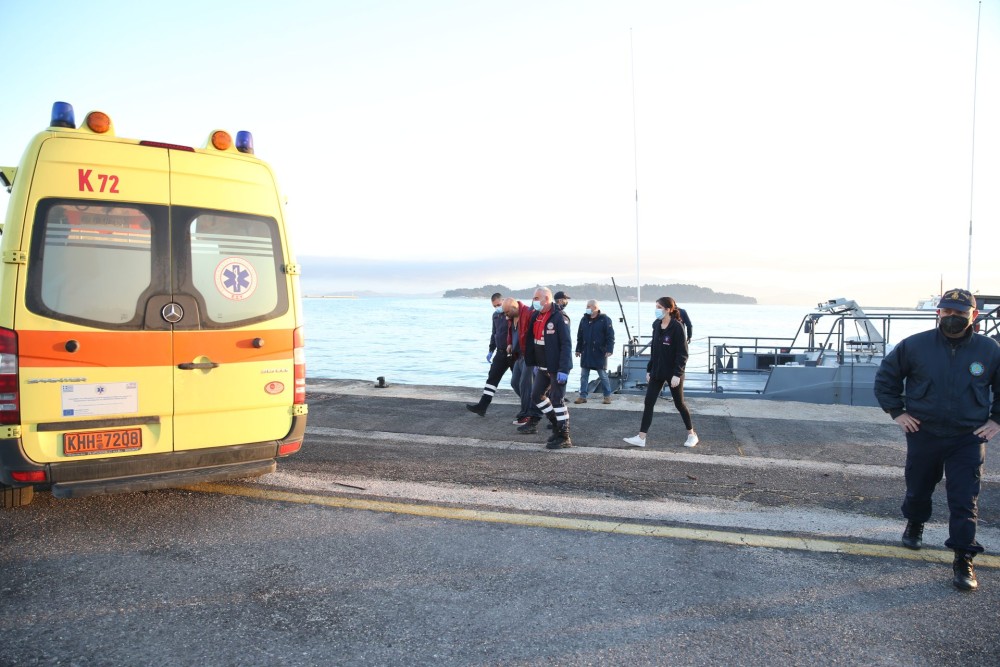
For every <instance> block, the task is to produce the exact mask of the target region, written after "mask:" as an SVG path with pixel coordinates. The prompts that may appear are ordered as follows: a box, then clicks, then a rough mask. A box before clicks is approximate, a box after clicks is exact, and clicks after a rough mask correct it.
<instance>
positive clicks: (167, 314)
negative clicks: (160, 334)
mask: <svg viewBox="0 0 1000 667" xmlns="http://www.w3.org/2000/svg"><path fill="white" fill-rule="evenodd" d="M160 314H161V315H163V319H165V320H166V321H167V322H170V323H171V324H175V323H177V322H180V321H181V318H182V317H184V309H183V308H181V307H180V305H178V304H176V303H168V304H167V305H165V306H164V307H163V310H161V311H160Z"/></svg>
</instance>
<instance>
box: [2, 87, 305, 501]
mask: <svg viewBox="0 0 1000 667" xmlns="http://www.w3.org/2000/svg"><path fill="white" fill-rule="evenodd" d="M0 182H2V185H3V186H4V187H5V188H6V189H7V191H8V192H9V193H10V200H9V202H8V209H7V216H6V220H5V222H4V225H3V229H2V236H0V259H2V263H0V495H2V499H3V506H4V507H14V506H18V505H23V504H26V503H28V502H30V501H31V499H32V495H33V491H34V488H35V487H39V488H48V489H51V492H52V495H53V496H55V497H57V498H72V497H79V496H85V495H91V494H96V493H115V492H125V491H139V490H147V489H155V488H164V487H171V486H177V485H180V484H189V483H195V482H200V481H215V480H221V479H232V478H237V477H250V476H256V475H262V474H265V473H268V472H271V471H273V470H274V469H275V466H276V459H278V458H280V457H283V456H288V455H289V454H292V453H294V452H296V451H298V450H299V449H300V447H301V443H302V437H303V434H304V432H305V424H306V413H307V406H306V402H305V357H304V351H303V335H302V328H301V321H302V311H301V302H300V295H299V284H298V274H299V267H298V265H297V264H296V263H295V259H294V257H293V255H292V250H291V247H290V246H289V241H288V233H287V228H286V223H285V217H284V212H283V205H282V196H281V194H280V192H279V190H278V187H277V184H276V181H275V178H274V174H273V173H272V171H271V168H270V167H269V166H268V165H267V164H266V163H265V162H263V161H262V160H260V159H259V158H257V157H255V156H254V153H253V138H252V136H251V135H250V134H249V133H248V132H239V133H237V135H236V139H235V140H233V138H232V135H230V134H229V133H227V132H225V131H222V130H216V131H214V132H211V133H210V135H209V139H208V141H207V142H206V145H205V146H204V147H203V148H193V147H189V146H180V145H173V144H166V143H162V142H157V141H141V140H136V139H124V138H120V137H116V136H115V133H114V127H113V124H112V122H111V119H110V118H109V116H108V115H106V114H104V113H102V112H99V111H94V112H91V113H89V114H87V116H86V118H85V119H84V121H83V122H82V123H80V126H79V127H77V126H76V123H75V119H74V112H73V108H72V106H71V105H69V104H66V103H64V102H57V103H56V104H55V105H53V109H52V118H51V124H50V126H49V128H48V129H47V130H45V131H44V132H41V133H39V134H38V135H37V136H35V138H34V139H33V140H32V141H31V143H30V144H29V145H28V148H27V150H26V151H25V153H24V156H23V157H22V159H21V162H20V164H19V166H17V167H16V168H15V167H0Z"/></svg>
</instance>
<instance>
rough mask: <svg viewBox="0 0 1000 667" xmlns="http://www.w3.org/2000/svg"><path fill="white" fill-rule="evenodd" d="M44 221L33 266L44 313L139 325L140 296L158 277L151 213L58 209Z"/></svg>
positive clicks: (116, 208)
mask: <svg viewBox="0 0 1000 667" xmlns="http://www.w3.org/2000/svg"><path fill="white" fill-rule="evenodd" d="M39 222H41V223H42V224H43V225H44V230H42V232H41V244H40V245H41V247H40V250H41V257H35V259H34V260H33V262H32V264H31V273H32V274H33V275H31V277H30V282H31V283H33V284H34V285H36V287H37V292H36V294H37V295H38V296H39V297H40V300H41V306H42V307H43V309H44V310H46V311H49V312H50V313H52V314H55V315H57V316H60V318H61V319H79V320H89V321H93V322H100V323H106V324H116V325H120V324H123V323H127V322H131V321H133V320H135V319H136V318H137V316H138V308H139V305H138V304H139V297H140V296H141V295H142V293H143V292H144V291H145V290H147V289H148V288H149V286H150V283H151V281H152V278H153V270H152V266H153V263H152V253H151V245H152V244H151V238H152V221H151V220H150V218H149V216H148V215H147V213H146V212H144V211H143V210H141V209H139V208H134V207H130V206H120V205H103V204H99V205H91V204H79V205H78V204H54V205H52V206H49V207H47V211H44V215H43V217H41V219H40V220H39ZM37 224H38V223H36V233H37V232H38V229H37ZM39 260H41V261H39ZM39 271H40V275H38V272H39Z"/></svg>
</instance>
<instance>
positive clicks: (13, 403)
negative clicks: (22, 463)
mask: <svg viewBox="0 0 1000 667" xmlns="http://www.w3.org/2000/svg"><path fill="white" fill-rule="evenodd" d="M303 389H304V384H303ZM20 423H21V392H20V388H19V387H18V382H17V334H16V333H14V332H13V331H11V330H10V329H0V424H20Z"/></svg>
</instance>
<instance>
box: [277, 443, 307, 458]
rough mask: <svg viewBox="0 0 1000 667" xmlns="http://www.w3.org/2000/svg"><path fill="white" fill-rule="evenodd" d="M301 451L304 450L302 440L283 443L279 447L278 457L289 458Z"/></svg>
mask: <svg viewBox="0 0 1000 667" xmlns="http://www.w3.org/2000/svg"><path fill="white" fill-rule="evenodd" d="M300 449H302V441H301V440H296V441H294V442H283V443H281V444H280V445H278V456H288V455H289V454H294V453H295V452H297V451H299V450H300Z"/></svg>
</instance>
